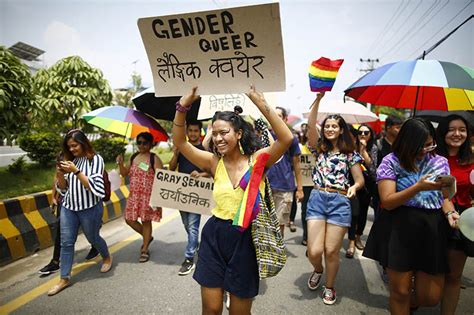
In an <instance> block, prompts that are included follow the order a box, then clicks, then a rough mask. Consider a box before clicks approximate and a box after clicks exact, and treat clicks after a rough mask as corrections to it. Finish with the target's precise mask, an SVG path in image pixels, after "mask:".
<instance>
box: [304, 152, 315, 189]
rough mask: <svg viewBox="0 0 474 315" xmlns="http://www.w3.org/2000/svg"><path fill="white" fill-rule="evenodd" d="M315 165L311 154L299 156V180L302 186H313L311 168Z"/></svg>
mask: <svg viewBox="0 0 474 315" xmlns="http://www.w3.org/2000/svg"><path fill="white" fill-rule="evenodd" d="M315 164H316V159H315V158H314V155H312V154H301V155H300V166H301V179H302V182H303V186H314V182H313V177H312V173H313V167H314V165H315Z"/></svg>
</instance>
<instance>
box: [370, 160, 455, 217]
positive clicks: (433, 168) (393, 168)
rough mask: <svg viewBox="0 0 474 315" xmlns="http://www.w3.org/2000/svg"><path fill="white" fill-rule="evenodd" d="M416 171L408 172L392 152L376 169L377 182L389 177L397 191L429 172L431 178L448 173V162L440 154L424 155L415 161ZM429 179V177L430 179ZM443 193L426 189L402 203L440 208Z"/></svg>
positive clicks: (426, 207) (413, 183)
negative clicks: (395, 185)
mask: <svg viewBox="0 0 474 315" xmlns="http://www.w3.org/2000/svg"><path fill="white" fill-rule="evenodd" d="M416 165H417V167H418V170H419V171H418V172H408V171H406V170H405V169H403V168H402V167H401V165H400V161H399V160H398V158H397V156H396V155H395V154H394V153H390V154H388V155H387V156H385V157H384V158H383V160H382V163H380V166H379V168H378V169H377V182H378V181H381V180H383V179H390V180H393V181H396V182H397V192H398V191H402V190H405V189H407V188H408V187H411V186H413V185H415V184H416V183H417V182H418V180H420V178H421V177H423V176H424V175H427V174H431V175H432V176H433V178H436V176H438V175H449V164H448V160H447V159H446V158H445V157H442V156H440V155H434V156H431V155H429V154H426V155H425V157H424V158H423V159H422V160H420V161H417V162H416ZM430 180H431V179H430ZM443 200H444V198H443V194H442V193H441V191H440V190H426V191H421V192H419V193H418V194H416V195H415V196H414V197H413V198H412V199H410V200H408V201H406V202H405V203H404V205H406V206H409V207H416V208H422V209H440V208H441V206H442V205H443Z"/></svg>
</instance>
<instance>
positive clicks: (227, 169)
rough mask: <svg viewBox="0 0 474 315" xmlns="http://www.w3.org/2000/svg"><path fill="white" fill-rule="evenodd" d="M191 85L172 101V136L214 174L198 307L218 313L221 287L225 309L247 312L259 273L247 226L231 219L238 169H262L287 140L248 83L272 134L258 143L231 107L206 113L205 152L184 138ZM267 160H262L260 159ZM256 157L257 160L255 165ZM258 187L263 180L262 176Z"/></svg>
mask: <svg viewBox="0 0 474 315" xmlns="http://www.w3.org/2000/svg"><path fill="white" fill-rule="evenodd" d="M196 90H197V88H196V87H195V88H193V90H192V91H191V93H190V94H188V95H186V96H183V97H182V98H181V100H180V101H179V102H178V103H176V115H175V118H174V121H173V142H174V144H175V146H176V147H177V148H178V150H179V152H180V153H181V154H183V155H184V156H185V157H186V158H187V159H188V160H189V161H190V162H191V163H193V164H194V165H196V166H198V167H199V168H200V169H201V170H203V171H206V172H207V173H209V174H212V176H213V177H214V189H213V193H212V194H213V198H214V200H215V202H216V206H215V208H214V209H213V210H212V214H213V216H212V217H211V218H210V219H209V220H208V221H207V223H206V224H205V226H204V228H203V230H202V234H201V244H200V247H199V256H198V262H197V265H196V270H195V272H194V275H193V278H194V279H195V280H196V281H197V282H198V283H199V285H200V286H201V299H202V313H203V314H221V313H222V310H223V295H224V290H225V291H227V292H229V293H230V308H229V312H230V314H250V313H251V308H252V300H253V298H254V297H255V296H256V295H257V294H258V287H259V273H258V266H257V259H256V253H255V247H254V244H253V242H252V233H251V228H250V227H249V228H246V229H244V230H240V229H239V227H238V226H235V225H233V222H232V220H233V219H234V216H235V214H236V213H237V210H238V208H239V205H240V203H241V202H242V199H243V197H244V189H243V187H242V186H243V183H244V182H245V181H246V180H245V177H244V175H246V173H247V171H248V170H249V169H250V168H251V167H252V165H254V166H255V165H257V164H258V166H263V167H264V170H265V171H266V170H268V168H269V167H271V166H272V165H273V164H274V163H275V162H276V161H278V159H279V158H280V157H281V156H282V155H283V154H284V153H285V151H286V150H287V149H288V147H289V146H290V144H291V141H292V140H293V135H292V134H291V131H290V130H289V129H288V127H287V126H286V124H285V123H284V122H283V120H281V119H280V118H279V117H278V116H277V114H276V113H275V111H274V110H273V109H272V108H271V107H270V106H269V105H268V104H267V102H266V101H265V98H264V97H263V94H261V93H258V92H256V91H255V89H254V88H253V87H252V88H251V90H250V92H249V93H248V94H247V95H248V97H249V98H250V99H251V100H252V102H253V103H254V104H255V105H256V106H257V108H258V109H259V110H260V112H261V113H262V114H263V116H265V118H266V119H267V121H268V122H269V123H270V125H271V127H272V128H273V131H274V132H275V134H276V135H277V138H278V139H277V140H275V142H273V143H272V144H271V145H270V146H269V147H266V148H262V149H259V148H260V142H259V141H258V137H257V135H256V133H255V131H254V129H253V127H252V126H251V125H250V124H249V123H248V122H246V121H245V120H244V119H243V118H242V117H241V116H240V115H239V114H238V112H237V110H238V109H239V108H236V112H230V111H223V112H216V113H215V114H214V117H213V118H212V137H211V142H210V150H211V151H212V153H211V152H207V151H203V150H200V149H198V148H196V147H195V146H193V145H192V144H190V143H189V142H187V141H186V134H185V124H186V120H185V119H186V112H187V111H189V109H190V108H191V105H192V103H193V102H194V101H195V100H196V99H197V98H198V97H199V96H198V95H197V94H196ZM241 110H242V109H241V108H240V112H241ZM266 158H267V160H266V161H265V159H266ZM260 161H262V162H261V164H262V165H260ZM259 181H260V184H259V187H261V185H262V183H264V181H263V178H262V179H261V180H259Z"/></svg>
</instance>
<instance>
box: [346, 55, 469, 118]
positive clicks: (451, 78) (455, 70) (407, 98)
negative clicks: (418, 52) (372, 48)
mask: <svg viewBox="0 0 474 315" xmlns="http://www.w3.org/2000/svg"><path fill="white" fill-rule="evenodd" d="M344 93H345V94H346V95H347V96H349V97H352V98H353V99H355V100H357V101H360V102H366V103H371V104H373V105H381V106H389V107H394V108H413V109H415V111H416V110H444V111H446V110H449V111H451V110H473V109H474V107H473V106H474V70H473V69H471V68H468V67H464V66H460V65H457V64H454V63H452V62H446V61H437V60H410V61H399V62H395V63H390V64H387V65H384V66H382V67H380V68H377V69H375V70H373V71H371V72H369V73H367V74H366V75H365V76H363V77H362V78H360V79H359V80H358V81H356V82H355V83H353V84H352V85H351V86H350V87H349V88H348V89H347V90H345V91H344Z"/></svg>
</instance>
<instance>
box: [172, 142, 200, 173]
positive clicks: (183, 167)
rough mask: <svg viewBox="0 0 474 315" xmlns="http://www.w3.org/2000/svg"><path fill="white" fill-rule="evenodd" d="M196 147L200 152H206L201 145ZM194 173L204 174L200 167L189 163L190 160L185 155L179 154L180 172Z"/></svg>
mask: <svg viewBox="0 0 474 315" xmlns="http://www.w3.org/2000/svg"><path fill="white" fill-rule="evenodd" d="M193 145H194V144H193ZM194 146H195V147H196V148H198V149H200V150H205V149H204V147H203V145H202V144H201V143H200V144H198V145H194ZM193 171H198V172H199V173H201V172H202V170H201V169H200V168H199V167H197V166H196V165H194V164H193V163H191V162H189V160H188V159H187V158H186V157H185V156H184V155H183V154H181V153H179V154H178V172H180V173H186V174H191V173H192V172H193Z"/></svg>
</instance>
